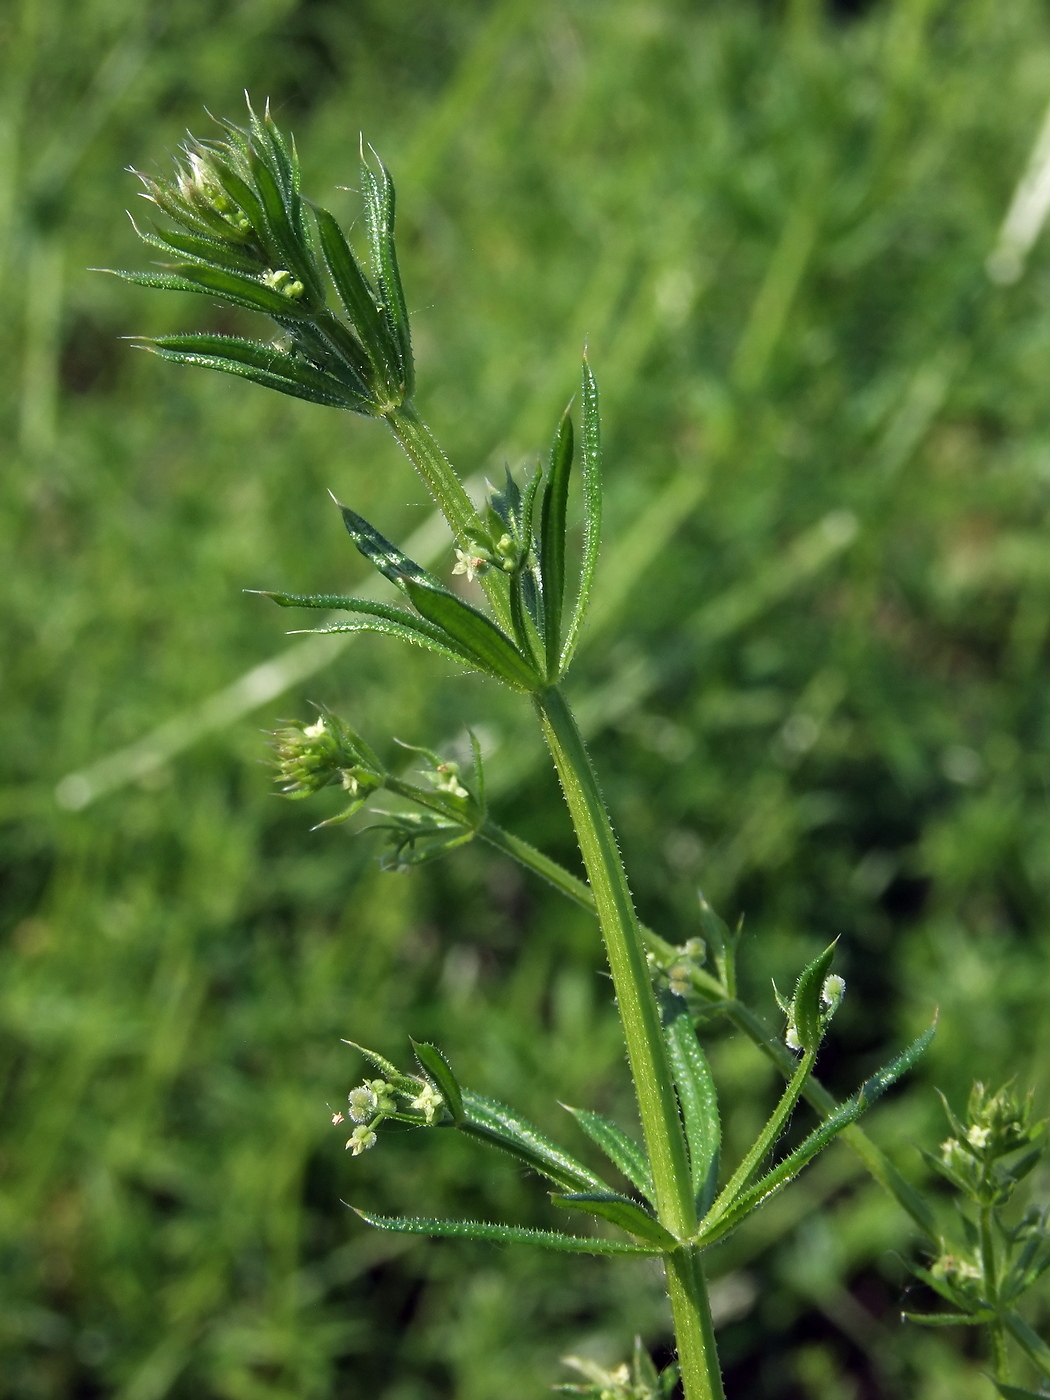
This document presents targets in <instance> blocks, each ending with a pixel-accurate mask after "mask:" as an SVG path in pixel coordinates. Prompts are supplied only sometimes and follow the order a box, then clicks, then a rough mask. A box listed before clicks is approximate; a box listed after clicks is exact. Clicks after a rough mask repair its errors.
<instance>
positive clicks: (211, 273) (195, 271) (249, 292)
mask: <svg viewBox="0 0 1050 1400" xmlns="http://www.w3.org/2000/svg"><path fill="white" fill-rule="evenodd" d="M179 275H180V276H182V277H183V278H185V280H186V281H187V282H191V283H192V284H193V285H194V286H195V287H197V288H199V290H200V291H202V292H210V293H212V294H213V295H214V296H217V297H221V298H222V299H223V301H228V302H232V303H233V304H234V305H235V306H245V307H247V308H248V309H249V310H251V311H262V312H265V314H266V315H267V316H276V317H278V318H280V319H282V320H296V319H298V318H299V317H301V316H303V315H304V314H305V310H304V308H303V307H302V306H301V305H300V304H299V302H298V301H296V300H295V298H294V297H286V296H282V295H281V293H280V292H278V291H275V290H274V288H273V287H268V286H267V285H266V283H265V282H262V281H257V280H255V279H254V278H252V277H243V276H241V275H240V274H238V273H236V272H228V271H227V270H226V269H225V268H219V267H207V266H205V265H203V264H201V263H184V264H182V266H181V267H180V268H179Z"/></svg>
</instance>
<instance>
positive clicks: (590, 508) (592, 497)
mask: <svg viewBox="0 0 1050 1400" xmlns="http://www.w3.org/2000/svg"><path fill="white" fill-rule="evenodd" d="M580 448H581V459H582V469H583V470H582V474H583V562H582V566H581V569H580V589H579V593H578V594H577V596H576V606H575V608H574V609H573V614H572V621H571V622H570V623H569V627H568V630H567V632H566V634H565V645H564V646H563V647H562V653H561V669H562V670H563V671H564V670H565V669H566V668H567V667H568V665H569V663H570V661H571V660H572V658H573V654H574V652H575V651H576V647H577V645H578V644H579V640H580V633H581V631H582V630H583V619H584V617H585V615H586V612H587V604H588V603H589V602H590V597H591V588H592V586H593V584H594V575H595V572H596V571H597V568H598V551H599V549H600V548H601V535H602V479H601V459H602V447H601V424H600V421H599V417H598V386H597V385H596V384H595V382H594V375H593V374H592V373H591V367H590V365H589V364H588V363H587V360H586V357H585V358H584V361H583V393H582V403H581V425H580Z"/></svg>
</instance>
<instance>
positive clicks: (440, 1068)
mask: <svg viewBox="0 0 1050 1400" xmlns="http://www.w3.org/2000/svg"><path fill="white" fill-rule="evenodd" d="M412 1051H413V1054H414V1056H416V1058H417V1060H419V1065H420V1070H423V1072H424V1074H426V1077H427V1078H428V1079H430V1081H431V1082H433V1084H434V1088H435V1089H438V1091H440V1092H441V1098H442V1099H444V1100H445V1106H447V1109H448V1112H449V1113H451V1114H452V1121H454V1123H455V1124H456V1126H459V1124H461V1123H462V1121H463V1091H462V1089H461V1088H459V1081H458V1079H456V1077H455V1075H454V1074H452V1067H451V1064H449V1063H448V1060H447V1058H445V1057H444V1056H442V1054H441V1051H440V1050H438V1047H437V1046H431V1044H427V1043H426V1040H413V1042H412Z"/></svg>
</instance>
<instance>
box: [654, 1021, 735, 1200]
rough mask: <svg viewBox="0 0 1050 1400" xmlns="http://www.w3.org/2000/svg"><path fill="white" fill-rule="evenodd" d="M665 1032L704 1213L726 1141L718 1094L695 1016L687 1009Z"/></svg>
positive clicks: (694, 1185)
mask: <svg viewBox="0 0 1050 1400" xmlns="http://www.w3.org/2000/svg"><path fill="white" fill-rule="evenodd" d="M664 1034H665V1036H666V1039H667V1049H668V1052H669V1054H670V1057H671V1072H672V1074H673V1076H674V1084H675V1088H676V1089H677V1091H678V1102H679V1103H680V1104H681V1106H682V1119H683V1121H684V1123H685V1135H686V1141H687V1142H688V1144H689V1163H690V1167H691V1170H692V1179H693V1194H694V1196H695V1197H696V1202H697V1210H698V1212H699V1214H700V1215H701V1216H703V1215H704V1214H706V1212H707V1210H708V1209H709V1208H710V1205H711V1202H712V1201H713V1200H714V1195H715V1187H716V1185H717V1182H718V1155H719V1147H720V1144H721V1140H722V1126H721V1121H720V1119H719V1116H718V1096H717V1094H716V1092H715V1083H714V1080H713V1079H712V1077H711V1069H710V1066H709V1065H708V1063H707V1056H706V1055H705V1054H704V1052H703V1049H702V1048H701V1045H700V1042H699V1040H697V1038H696V1031H695V1029H694V1028H693V1018H692V1017H691V1016H690V1015H689V1013H688V1012H687V1011H686V1010H685V1009H683V1010H681V1011H679V1013H678V1015H677V1016H675V1017H674V1018H673V1019H672V1020H671V1021H670V1022H669V1023H668V1025H667V1026H666V1028H665V1031H664Z"/></svg>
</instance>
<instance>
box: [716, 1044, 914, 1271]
mask: <svg viewBox="0 0 1050 1400" xmlns="http://www.w3.org/2000/svg"><path fill="white" fill-rule="evenodd" d="M935 1030H936V1024H934V1025H933V1026H931V1027H930V1029H929V1030H928V1031H926V1032H925V1033H924V1034H923V1035H921V1036H919V1038H918V1039H917V1040H915V1041H913V1042H912V1043H911V1045H909V1046H908V1047H907V1049H906V1050H903V1051H902V1052H901V1053H900V1054H899V1055H898V1056H897V1057H896V1058H895V1059H893V1060H891V1061H890V1063H889V1064H888V1065H885V1066H884V1067H883V1068H882V1069H880V1070H879V1071H877V1073H875V1074H873V1075H872V1076H871V1078H870V1079H868V1080H866V1081H865V1083H864V1084H863V1085H862V1086H861V1088H860V1091H859V1092H858V1093H857V1094H855V1095H854V1096H853V1098H851V1099H848V1100H847V1101H846V1103H844V1104H843V1105H842V1106H841V1108H838V1109H836V1111H835V1112H834V1113H833V1114H831V1115H830V1117H828V1118H826V1119H825V1120H824V1122H823V1123H821V1125H820V1126H819V1127H818V1128H815V1129H814V1130H813V1132H811V1133H810V1134H809V1136H808V1137H806V1138H805V1139H804V1140H803V1141H802V1142H801V1143H800V1144H799V1146H798V1147H797V1148H796V1149H795V1150H794V1152H791V1153H789V1154H788V1156H787V1157H785V1158H784V1160H783V1161H782V1162H780V1163H778V1164H777V1166H775V1167H774V1168H773V1169H772V1171H769V1172H767V1173H766V1175H765V1176H764V1177H762V1179H761V1180H760V1181H757V1182H756V1183H755V1185H754V1186H753V1187H751V1189H750V1190H749V1191H746V1192H745V1193H744V1194H743V1195H742V1196H740V1197H738V1198H737V1200H736V1201H735V1203H734V1204H733V1205H732V1206H729V1207H728V1208H727V1209H726V1210H725V1212H724V1213H723V1214H720V1215H719V1216H718V1217H717V1218H712V1217H714V1212H715V1210H717V1209H718V1203H717V1202H716V1204H715V1206H714V1207H713V1208H712V1211H711V1215H710V1216H709V1217H708V1218H709V1220H711V1227H710V1228H709V1229H707V1228H704V1226H703V1225H702V1226H701V1229H700V1232H699V1235H698V1237H697V1239H698V1242H702V1243H703V1244H704V1245H708V1244H712V1243H713V1242H714V1241H715V1240H716V1239H721V1237H722V1236H723V1235H726V1234H728V1233H729V1231H730V1230H732V1229H734V1228H735V1227H736V1226H737V1225H739V1223H740V1222H741V1221H742V1220H743V1219H744V1218H745V1216H748V1215H750V1214H751V1212H752V1211H753V1210H756V1209H757V1208H758V1207H759V1206H760V1205H762V1204H763V1203H764V1202H765V1201H766V1200H768V1199H769V1197H770V1196H772V1195H774V1194H775V1193H776V1192H777V1191H780V1190H781V1189H782V1188H783V1187H784V1186H786V1185H787V1184H788V1182H790V1181H793V1180H794V1178H795V1177H796V1176H797V1175H798V1174H799V1172H800V1171H801V1170H802V1168H803V1167H804V1166H805V1165H806V1164H807V1163H808V1162H810V1161H812V1159H813V1158H814V1157H815V1156H816V1155H817V1153H818V1152H820V1151H821V1150H822V1149H823V1148H824V1147H826V1146H827V1145H828V1143H829V1142H831V1140H832V1139H833V1138H834V1137H835V1136H836V1134H838V1133H840V1132H841V1131H842V1129H843V1128H845V1127H846V1126H847V1125H848V1124H850V1123H852V1122H854V1120H855V1119H857V1118H859V1117H860V1115H861V1114H862V1113H863V1112H864V1111H865V1109H867V1108H868V1107H869V1106H870V1105H871V1104H872V1103H874V1102H875V1100H876V1099H877V1098H879V1097H880V1095H882V1094H884V1093H885V1091H886V1090H887V1089H888V1088H889V1087H890V1085H891V1084H893V1083H895V1082H896V1080H898V1079H899V1078H900V1077H901V1075H902V1074H906V1073H907V1072H908V1070H910V1069H911V1068H912V1066H913V1065H914V1064H915V1063H916V1062H917V1061H918V1060H919V1059H920V1057H921V1056H922V1055H923V1054H924V1052H925V1050H926V1048H927V1046H928V1045H929V1043H930V1041H931V1040H932V1039H933V1036H934V1032H935ZM723 1195H725V1192H723Z"/></svg>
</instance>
